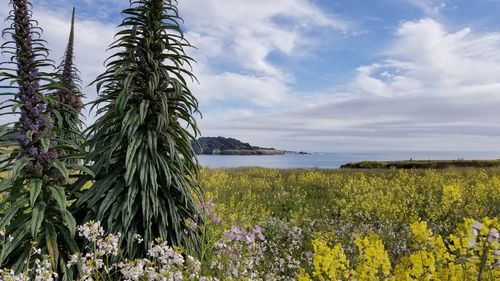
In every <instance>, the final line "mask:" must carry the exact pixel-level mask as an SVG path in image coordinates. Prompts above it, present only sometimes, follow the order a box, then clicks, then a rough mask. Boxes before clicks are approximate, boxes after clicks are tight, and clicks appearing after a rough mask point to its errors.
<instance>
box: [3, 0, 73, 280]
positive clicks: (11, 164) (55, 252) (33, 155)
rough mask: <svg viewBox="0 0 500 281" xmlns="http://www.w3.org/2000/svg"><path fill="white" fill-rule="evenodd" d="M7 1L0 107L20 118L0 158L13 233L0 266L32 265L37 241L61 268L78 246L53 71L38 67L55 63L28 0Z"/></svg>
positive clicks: (6, 224)
mask: <svg viewBox="0 0 500 281" xmlns="http://www.w3.org/2000/svg"><path fill="white" fill-rule="evenodd" d="M10 5H11V7H12V11H11V13H10V15H9V17H8V18H7V20H8V21H9V22H10V27H8V28H7V29H5V30H4V32H3V37H4V38H8V37H10V41H8V42H6V43H4V44H3V45H2V53H3V54H9V55H11V62H7V63H4V64H3V65H2V68H1V69H0V71H1V72H0V83H2V85H4V84H5V82H10V83H8V85H5V86H2V87H1V90H2V93H1V95H2V96H7V97H8V100H6V101H4V102H3V104H5V105H4V107H10V108H11V109H12V113H13V114H18V115H19V116H20V118H19V120H18V121H17V122H16V123H15V124H14V126H13V127H11V128H10V131H11V132H9V135H10V136H15V137H17V139H18V145H17V146H16V147H14V149H13V152H11V153H9V154H8V155H6V159H5V160H2V161H1V162H0V172H4V171H7V172H8V173H9V177H8V178H7V179H2V180H1V182H0V192H4V191H7V192H9V196H8V197H7V198H6V200H4V201H3V202H0V210H4V211H3V213H2V214H1V218H0V229H2V228H5V235H6V236H11V237H12V238H13V239H12V241H8V242H7V243H6V244H5V245H3V247H2V249H1V253H0V266H1V267H2V268H5V267H9V268H12V269H13V270H15V271H17V272H19V271H23V270H24V269H26V268H27V267H30V266H31V265H32V264H30V262H31V263H32V262H33V261H34V259H33V258H31V259H30V255H31V254H33V252H32V248H33V247H36V248H40V249H41V254H48V255H50V257H51V261H52V265H53V267H54V269H57V268H58V269H59V272H62V273H64V272H65V271H66V267H65V262H66V260H67V258H68V257H69V254H71V253H74V252H76V251H77V250H78V248H77V245H76V243H75V241H74V238H73V237H74V234H75V226H76V222H75V220H74V218H73V217H72V215H71V213H70V212H68V211H67V209H66V207H67V203H66V194H65V190H64V188H63V187H62V186H63V185H64V184H65V181H66V180H67V177H68V170H67V168H66V166H65V165H64V164H63V163H62V162H61V161H60V160H59V159H58V158H59V155H58V154H57V152H56V151H58V148H57V147H55V146H56V144H57V143H58V142H57V141H55V138H56V136H55V135H54V133H53V119H52V118H51V113H49V112H48V110H47V104H48V98H49V96H48V95H46V93H48V92H49V91H51V90H52V87H53V85H54V83H53V82H52V79H51V77H52V75H50V74H48V73H45V72H42V71H41V69H42V68H52V69H53V66H52V63H51V61H50V60H48V59H47V55H48V50H47V49H46V48H45V47H44V44H45V41H44V40H42V39H41V38H40V37H41V32H42V31H41V29H40V28H39V27H37V22H36V21H35V20H33V19H32V18H31V16H32V11H31V3H30V2H29V1H27V0H11V1H10ZM9 66H10V67H9ZM59 265H60V266H59ZM65 276H66V278H71V276H70V275H65ZM68 280H69V279H68Z"/></svg>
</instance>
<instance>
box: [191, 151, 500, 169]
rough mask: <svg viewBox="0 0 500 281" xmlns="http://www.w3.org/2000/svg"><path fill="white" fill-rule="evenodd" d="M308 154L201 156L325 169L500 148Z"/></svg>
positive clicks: (483, 156)
mask: <svg viewBox="0 0 500 281" xmlns="http://www.w3.org/2000/svg"><path fill="white" fill-rule="evenodd" d="M308 153H309V154H306V155H299V154H284V155H198V160H199V162H200V165H201V166H202V167H208V168H241V167H263V168H278V169H287V168H324V169H337V168H340V166H341V165H343V164H347V163H352V162H360V161H402V160H495V159H500V151H355V152H308Z"/></svg>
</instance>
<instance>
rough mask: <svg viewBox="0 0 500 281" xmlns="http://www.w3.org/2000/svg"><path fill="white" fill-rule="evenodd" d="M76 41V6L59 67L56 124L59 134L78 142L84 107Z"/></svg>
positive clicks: (81, 139)
mask: <svg viewBox="0 0 500 281" xmlns="http://www.w3.org/2000/svg"><path fill="white" fill-rule="evenodd" d="M74 42H75V8H73V13H72V17H71V28H70V33H69V39H68V45H67V47H66V51H65V53H64V57H63V59H62V62H61V64H60V65H59V67H58V82H59V89H58V90H57V92H56V95H55V98H56V100H57V102H56V103H55V104H56V105H59V107H60V108H58V109H59V111H60V112H61V114H60V115H59V116H58V119H59V120H58V122H57V123H56V126H57V127H58V129H59V131H60V132H59V135H63V136H64V137H66V138H67V139H70V140H73V141H75V142H76V143H81V142H82V141H83V137H82V134H81V123H82V122H81V121H80V119H79V114H80V113H81V112H82V109H83V102H82V96H83V94H82V92H81V90H80V85H79V84H80V82H81V80H80V78H79V77H78V70H77V68H76V67H75V64H74V58H75V54H74Z"/></svg>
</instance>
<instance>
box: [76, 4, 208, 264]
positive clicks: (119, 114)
mask: <svg viewBox="0 0 500 281" xmlns="http://www.w3.org/2000/svg"><path fill="white" fill-rule="evenodd" d="M176 6H177V2H175V1H168V0H137V1H132V2H131V6H130V8H128V9H126V10H124V11H123V14H125V15H126V16H127V17H126V18H125V19H124V20H123V22H122V24H121V25H120V27H121V28H122V30H121V31H120V32H118V33H117V35H116V36H117V40H116V41H115V43H114V44H113V45H112V46H111V49H113V50H117V53H116V54H114V55H112V56H111V57H110V58H109V59H108V61H109V62H108V63H107V70H106V72H104V73H103V74H102V75H100V76H99V77H98V78H97V80H96V83H97V89H98V91H99V98H98V100H97V101H96V104H95V105H100V106H102V108H100V109H99V110H98V111H97V112H98V113H99V114H101V117H100V118H99V119H98V120H97V121H96V122H95V124H94V125H92V126H91V128H90V130H89V136H91V139H90V144H91V148H92V149H91V153H90V156H89V159H88V160H89V161H90V162H91V163H93V170H94V172H95V173H96V180H95V182H94V184H93V186H92V188H90V189H89V190H86V191H85V192H84V194H83V196H82V197H81V198H80V199H79V202H78V203H79V204H80V205H81V206H87V207H88V209H89V210H90V213H89V216H88V217H87V219H95V220H100V221H102V222H103V223H104V224H105V225H106V227H107V229H108V230H109V231H110V232H113V233H118V232H120V233H121V234H122V239H121V241H120V243H121V246H126V247H124V248H125V249H126V254H127V255H128V257H130V258H134V257H138V256H142V255H144V253H145V251H146V248H147V246H148V245H149V243H150V242H152V241H153V240H154V239H155V238H157V237H159V238H161V239H163V240H167V241H169V242H170V243H172V244H174V245H179V244H181V245H182V244H186V243H188V241H190V240H191V237H190V236H189V235H186V234H185V231H186V229H187V228H186V222H187V220H190V219H192V220H195V219H196V218H197V208H196V206H195V203H194V196H195V195H194V194H199V185H198V183H197V174H198V164H197V160H196V156H195V154H194V152H193V149H192V147H191V140H193V139H195V135H196V134H198V128H197V125H196V122H195V119H194V117H193V114H195V113H196V112H197V111H198V103H197V100H196V98H195V97H194V96H193V95H192V93H191V91H190V90H189V89H188V85H187V82H186V80H185V78H191V79H194V76H193V74H192V73H191V72H190V70H191V65H190V61H192V59H191V58H190V57H188V56H187V55H186V54H185V51H184V48H185V47H190V44H189V43H188V42H187V41H186V40H185V39H184V37H183V33H182V31H181V28H180V25H179V22H178V21H179V20H181V19H180V18H179V15H178V10H177V7H176ZM135 234H139V235H141V236H142V237H143V239H144V242H143V243H142V244H141V245H137V244H136V243H135V242H136V241H135V239H134V235H135Z"/></svg>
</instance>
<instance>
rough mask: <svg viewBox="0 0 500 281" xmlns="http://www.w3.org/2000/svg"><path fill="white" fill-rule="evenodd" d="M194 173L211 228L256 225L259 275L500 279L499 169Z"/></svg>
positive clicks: (213, 253)
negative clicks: (210, 207)
mask: <svg viewBox="0 0 500 281" xmlns="http://www.w3.org/2000/svg"><path fill="white" fill-rule="evenodd" d="M201 182H202V185H203V188H204V190H205V192H206V197H207V198H209V200H210V201H211V202H213V203H214V206H215V207H214V208H215V213H216V214H217V216H219V217H220V223H219V221H217V224H214V225H213V227H212V229H211V231H212V237H220V236H221V235H222V236H223V235H224V234H226V235H227V233H228V232H227V231H226V232H224V231H225V230H227V229H231V228H233V230H235V227H236V226H238V227H240V228H245V229H247V230H249V229H252V227H254V226H255V225H258V226H259V227H262V229H263V233H264V235H265V238H266V243H267V244H266V250H265V251H264V252H265V253H264V254H263V255H262V256H261V257H260V258H259V259H257V261H256V260H254V261H253V262H254V263H256V264H260V267H259V268H254V272H255V274H256V275H259V274H260V275H261V276H263V278H264V280H271V279H273V280H296V279H299V280H500V248H499V238H498V229H500V223H499V215H500V171H499V170H493V169H492V170H480V169H450V170H425V171H421V170H419V171H417V170H384V171H380V170H370V171H368V170H366V171H363V170H275V169H261V168H245V169H215V170H213V169H204V170H203V171H202V173H201ZM238 229H239V228H238ZM238 229H236V230H238ZM236 230H235V231H236ZM236 233H238V232H237V231H236ZM231 238H232V237H231ZM216 248H217V247H215V249H212V250H208V251H207V252H206V257H207V258H206V260H210V259H213V260H217V259H220V257H221V256H220V254H218V252H217V249H216ZM250 256H251V255H250ZM253 258H254V259H256V258H255V257H253ZM258 261H260V263H259V262H258ZM206 270H207V271H210V270H213V267H212V268H211V269H206ZM266 272H267V273H266ZM269 272H273V274H271V275H269V274H270V273H269ZM276 272H278V273H276ZM266 274H268V275H267V278H266V277H265V276H266ZM242 276H243V275H242ZM269 278H271V279H269Z"/></svg>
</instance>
